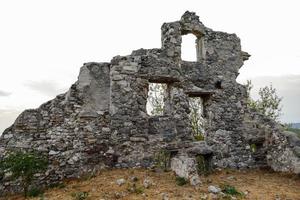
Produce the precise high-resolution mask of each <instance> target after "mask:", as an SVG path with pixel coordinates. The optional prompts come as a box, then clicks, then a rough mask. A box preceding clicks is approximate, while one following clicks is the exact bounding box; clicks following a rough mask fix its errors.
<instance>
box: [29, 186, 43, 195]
mask: <svg viewBox="0 0 300 200" xmlns="http://www.w3.org/2000/svg"><path fill="white" fill-rule="evenodd" d="M43 193H44V191H43V190H41V189H39V188H35V187H34V188H31V189H30V190H29V191H28V196H29V197H38V196H41V195H42V194H43Z"/></svg>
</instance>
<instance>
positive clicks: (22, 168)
mask: <svg viewBox="0 0 300 200" xmlns="http://www.w3.org/2000/svg"><path fill="white" fill-rule="evenodd" d="M46 168H47V160H46V159H45V158H44V157H42V156H41V155H38V154H37V153H34V152H31V153H29V152H27V153H26V152H21V151H16V152H11V153H9V154H8V155H7V156H6V157H5V158H4V159H3V160H2V161H1V162H0V169H1V170H3V171H4V172H6V173H11V174H12V178H13V179H14V180H16V179H18V178H20V181H21V183H22V187H23V190H24V196H25V197H27V195H28V188H29V186H30V185H31V183H32V181H33V180H34V175H35V174H36V173H39V172H43V171H45V170H46Z"/></svg>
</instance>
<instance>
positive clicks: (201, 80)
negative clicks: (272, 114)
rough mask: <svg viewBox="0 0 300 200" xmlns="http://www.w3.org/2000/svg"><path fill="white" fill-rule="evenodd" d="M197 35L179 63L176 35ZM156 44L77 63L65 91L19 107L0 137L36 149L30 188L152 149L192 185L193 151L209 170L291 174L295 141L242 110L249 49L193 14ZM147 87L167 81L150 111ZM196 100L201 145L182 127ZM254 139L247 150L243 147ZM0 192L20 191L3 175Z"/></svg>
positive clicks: (164, 31)
mask: <svg viewBox="0 0 300 200" xmlns="http://www.w3.org/2000/svg"><path fill="white" fill-rule="evenodd" d="M186 34H193V35H194V36H195V38H196V51H197V61H196V62H187V61H184V60H182V59H181V42H182V36H183V35H186ZM161 42H162V46H161V48H157V49H139V50H135V51H133V52H132V54H131V55H128V56H116V57H114V58H113V59H112V60H111V62H110V63H95V62H91V63H86V64H84V65H83V67H82V68H81V69H80V74H79V77H78V81H77V82H76V83H74V84H73V85H72V86H71V87H70V89H69V91H68V92H67V93H65V94H61V95H58V96H57V97H56V98H55V99H53V100H51V101H48V102H46V103H44V104H42V105H41V106H40V107H39V108H37V109H30V110H25V111H24V112H23V113H22V114H20V116H19V117H18V118H17V119H16V121H15V122H14V124H13V125H12V126H10V127H9V128H7V129H6V130H5V131H4V133H3V134H2V136H1V138H0V157H3V156H5V154H6V153H7V152H8V151H11V150H17V149H22V150H25V151H32V150H35V151H38V152H41V153H42V154H44V155H45V156H47V157H48V159H49V162H50V165H49V167H48V170H47V171H46V173H45V174H39V175H38V179H37V182H38V183H39V184H49V183H54V182H58V181H60V180H62V179H64V178H73V177H80V176H81V175H82V174H85V173H91V172H93V171H95V170H99V169H101V168H104V167H109V168H110V167H111V168H112V167H120V168H127V167H151V166H153V164H154V161H155V159H154V157H155V154H156V153H157V152H159V151H161V150H164V151H168V152H169V153H170V155H171V168H172V169H173V170H174V171H175V172H176V173H177V174H178V175H180V176H183V177H186V178H189V179H190V181H191V183H192V184H197V183H199V181H200V180H199V177H198V175H197V172H196V170H195V168H196V166H195V165H196V162H195V156H197V155H203V156H204V157H205V158H207V159H209V160H210V162H211V165H212V166H213V167H221V168H225V167H228V168H256V167H263V166H270V167H271V168H273V169H274V170H276V171H287V172H293V173H300V157H299V156H300V140H299V139H298V138H297V137H296V135H293V133H289V132H284V131H283V129H282V127H281V126H280V125H279V124H277V123H276V122H274V121H272V120H270V119H268V118H266V117H264V116H262V115H260V114H258V113H256V112H255V111H253V110H250V109H249V108H247V94H246V88H245V86H243V85H241V84H238V83H237V82H236V78H237V76H238V75H239V69H240V68H241V67H242V65H243V62H244V61H245V60H247V59H248V58H249V57H250V55H249V54H248V53H246V52H244V51H242V50H241V44H240V39H239V38H238V37H237V36H236V35H235V34H228V33H224V32H218V31H213V30H212V29H209V28H207V27H205V26H204V25H203V24H202V23H201V22H200V21H199V17H198V16H197V15H195V13H193V12H188V11H187V12H185V13H184V14H183V16H182V17H181V19H180V20H179V21H175V22H171V23H164V24H163V25H162V27H161ZM150 83H164V84H167V92H166V94H165V106H164V108H165V110H164V114H163V115H161V116H149V115H148V114H147V112H146V103H147V97H148V90H149V84H150ZM197 97H199V98H202V99H203V108H204V117H205V120H206V125H205V141H200V142H197V141H196V140H195V139H194V138H193V136H192V132H191V127H190V124H189V119H188V115H189V113H190V108H189V98H197ZM253 145H255V151H254V150H253V148H251V147H252V146H253ZM0 180H1V183H0V194H4V193H6V192H15V191H19V190H20V185H19V183H18V182H12V181H10V179H9V175H7V174H4V175H2V177H0Z"/></svg>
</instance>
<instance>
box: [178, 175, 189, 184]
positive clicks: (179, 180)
mask: <svg viewBox="0 0 300 200" xmlns="http://www.w3.org/2000/svg"><path fill="white" fill-rule="evenodd" d="M175 181H176V184H177V185H179V186H183V185H186V184H187V183H188V180H187V179H185V178H183V177H180V176H176V179H175Z"/></svg>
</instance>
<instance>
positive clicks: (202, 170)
mask: <svg viewBox="0 0 300 200" xmlns="http://www.w3.org/2000/svg"><path fill="white" fill-rule="evenodd" d="M196 162H197V172H198V174H204V175H208V174H209V173H210V172H211V167H210V161H209V160H208V159H207V158H205V156H203V155H197V156H196Z"/></svg>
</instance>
